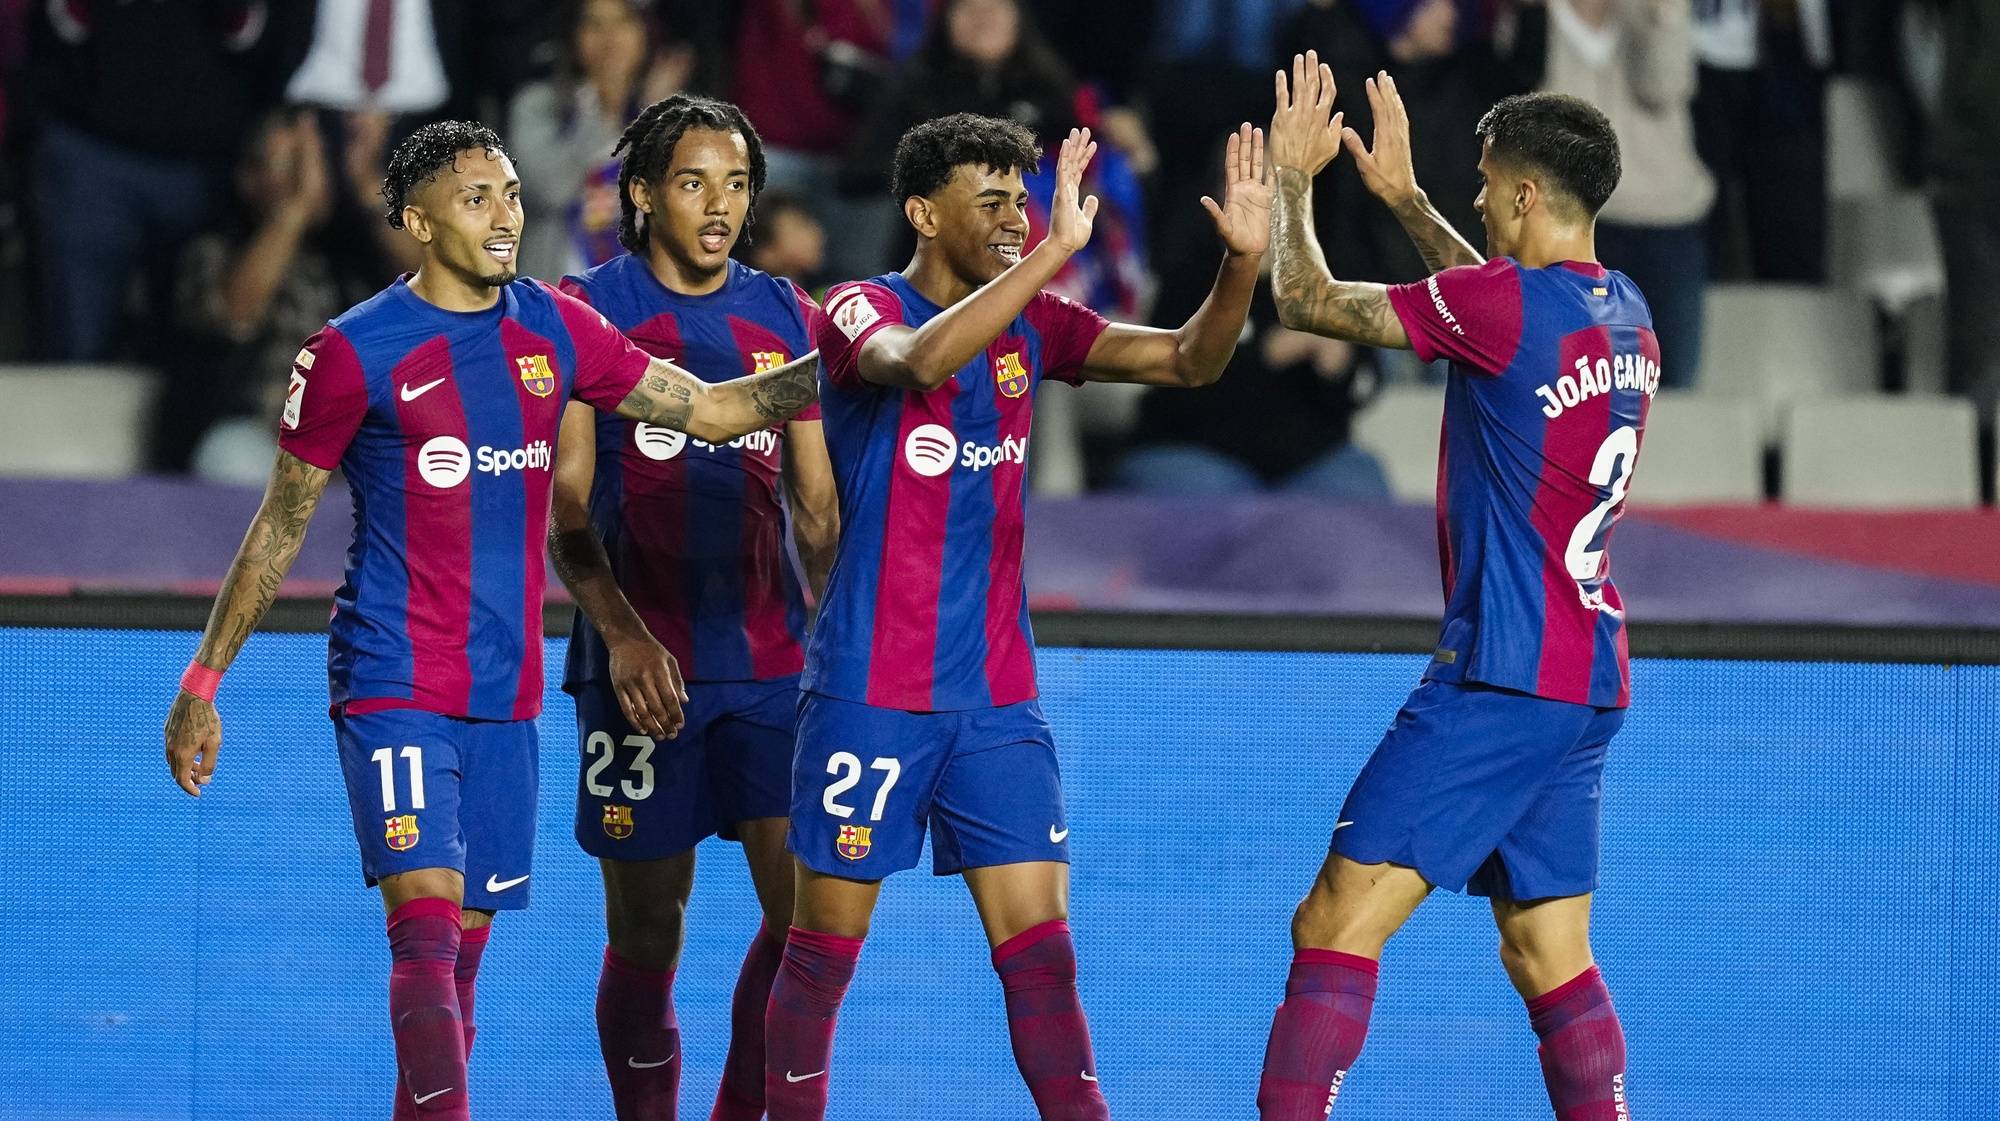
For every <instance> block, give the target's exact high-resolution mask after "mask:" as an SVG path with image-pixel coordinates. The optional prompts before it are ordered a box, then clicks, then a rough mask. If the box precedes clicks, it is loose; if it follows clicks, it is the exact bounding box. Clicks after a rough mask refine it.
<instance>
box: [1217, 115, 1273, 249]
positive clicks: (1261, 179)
mask: <svg viewBox="0 0 2000 1121" xmlns="http://www.w3.org/2000/svg"><path fill="white" fill-rule="evenodd" d="M1222 177H1223V187H1222V204H1221V205H1220V206H1218V205H1216V202H1215V200H1214V199H1212V198H1210V197H1208V196H1207V195H1203V196H1202V197H1201V205H1202V206H1203V207H1205V208H1207V210H1208V214H1209V217H1211V218H1214V219H1215V232H1216V233H1218V234H1221V235H1222V244H1223V245H1225V246H1227V247H1228V249H1229V252H1230V253H1232V254H1234V255H1236V256H1239V257H1246V256H1249V255H1251V254H1254V253H1262V252H1263V251H1264V250H1265V249H1267V248H1269V247H1270V244H1271V177H1270V176H1268V175H1266V174H1265V173H1264V130H1263V129H1261V128H1255V129H1253V128H1251V127H1250V126H1249V124H1248V123H1245V124H1241V125H1238V126H1237V128H1236V131H1235V132H1232V133H1230V134H1229V143H1228V144H1227V145H1226V146H1225V147H1224V148H1223V152H1222Z"/></svg>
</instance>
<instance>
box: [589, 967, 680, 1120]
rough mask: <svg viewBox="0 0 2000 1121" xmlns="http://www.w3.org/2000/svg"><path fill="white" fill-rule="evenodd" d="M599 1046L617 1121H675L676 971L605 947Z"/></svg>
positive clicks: (599, 991) (599, 1000)
mask: <svg viewBox="0 0 2000 1121" xmlns="http://www.w3.org/2000/svg"><path fill="white" fill-rule="evenodd" d="M597 1042H598V1048H599V1050H600V1051H602V1052H603V1055H604V1073H605V1075H606V1076H608V1077H609V1078H610V1080H611V1103H612V1106H613V1108H614V1109H615V1110H616V1111H617V1115H618V1121H673V1119H674V1111H675V1107H676V1099H677V1097H678V1095H679V1094H680V1085H681V1029H680V1022H679V1021H678V1020H676V1019H675V1018H674V971H673V970H671V969H653V968H650V967H648V966H645V965H641V964H640V963H638V962H635V961H632V960H630V959H629V958H625V957H621V956H619V954H618V953H617V952H616V951H614V950H612V949H611V948H610V947H608V946H607V947H605V950H604V968H603V971H602V972H600V973H599V974H598V975H597Z"/></svg>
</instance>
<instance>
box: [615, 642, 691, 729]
mask: <svg viewBox="0 0 2000 1121" xmlns="http://www.w3.org/2000/svg"><path fill="white" fill-rule="evenodd" d="M605 645H606V646H607V647H608V648H609V649H610V651H611V688H612V691H613V692H615V693H617V694H618V707H619V708H620V709H622V710H624V713H625V719H626V720H628V721H630V722H631V724H632V726H633V727H634V728H637V729H639V730H640V731H641V732H644V733H645V734H647V735H649V736H651V737H653V738H654V739H656V740H670V739H673V738H674V737H675V736H678V735H680V734H681V725H682V724H683V723H685V722H686V719H687V718H686V717H685V716H684V715H683V714H682V713H681V705H682V703H684V702H685V701H686V700H687V690H686V689H685V688H683V687H682V684H681V667H680V663H679V662H676V661H675V660H674V656H673V655H672V654H670V653H668V652H667V648H666V647H664V646H662V645H660V643H659V641H658V640H657V639H655V638H654V637H653V636H652V635H650V634H646V633H644V632H641V633H639V634H636V635H633V636H632V637H630V638H626V639H621V640H620V641H618V642H609V641H607V642H606V643H605Z"/></svg>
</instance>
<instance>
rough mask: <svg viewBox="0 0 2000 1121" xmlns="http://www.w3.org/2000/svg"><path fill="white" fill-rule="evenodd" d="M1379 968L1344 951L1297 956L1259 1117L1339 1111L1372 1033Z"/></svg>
mask: <svg viewBox="0 0 2000 1121" xmlns="http://www.w3.org/2000/svg"><path fill="white" fill-rule="evenodd" d="M1380 971H1381V967H1380V966H1379V965H1378V964H1377V963H1376V962H1375V961H1374V960H1373V959H1372V958H1364V957H1360V956H1358V955H1355V954H1344V953H1341V952H1340V951H1338V950H1299V951H1298V952H1297V953H1296V954H1294V955H1293V957H1292V969H1291V974H1290V975H1289V976H1288V977H1287V978H1286V979H1285V1002H1284V1003H1283V1004H1281V1005H1279V1006H1278V1014H1277V1015H1276V1016H1275V1017H1273V1018H1272V1020H1271V1041H1270V1043H1269V1044H1267V1045H1266V1046H1265V1048H1264V1074H1263V1077H1262V1078H1261V1079H1260V1080H1259V1081H1258V1083H1257V1116H1258V1117H1259V1118H1260V1119H1261V1121H1322V1119H1323V1118H1325V1117H1326V1116H1327V1115H1328V1114H1331V1113H1332V1112H1333V1105H1334V1102H1335V1101H1337V1100H1338V1099H1339V1097H1340V1084H1341V1083H1342V1082H1343V1081H1345V1080H1346V1078H1347V1072H1348V1071H1349V1070H1350V1069H1352V1068H1353V1066H1354V1060H1355V1059H1356V1058H1357V1057H1358V1056H1359V1055H1360V1054H1361V1044H1362V1042H1363V1041H1364V1040H1366V1039H1367V1038H1368V1016H1369V1014H1370V1013H1371V1012H1373V1011H1374V1008H1375V982H1376V979H1377V977H1378V975H1379V974H1380Z"/></svg>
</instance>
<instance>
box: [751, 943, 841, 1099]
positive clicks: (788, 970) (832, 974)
mask: <svg viewBox="0 0 2000 1121" xmlns="http://www.w3.org/2000/svg"><path fill="white" fill-rule="evenodd" d="M860 959H861V939H859V938H844V937H842V936H840V935H838V934H823V933H821V932H819V931H816V930H801V929H799V928H798V927H796V926H795V927H793V928H792V930H791V934H790V935H789V936H788V937H787V938H786V939H785V952H784V955H783V958H782V959H781V960H780V962H779V965H778V976H777V978H776V980H774V981H773V982H772V983H771V1000H770V1003H769V1004H768V1005H767V1006H766V1008H765V1013H764V1105H765V1109H766V1110H768V1111H769V1113H770V1118H771V1121H821V1119H822V1118H824V1117H825V1116H826V1088H827V1081H828V1079H829V1077H830V1075H829V1074H828V1073H827V1068H828V1067H829V1066H831V1065H832V1063H831V1060H832V1056H833V1027H834V1021H835V1020H836V1019H838V1017H839V1015H840V1002H841V1000H842V999H844V998H845V997H846V996H847V986H848V984H849V983H850V982H852V981H853V980H854V964H855V962H857V961H859V960H860Z"/></svg>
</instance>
